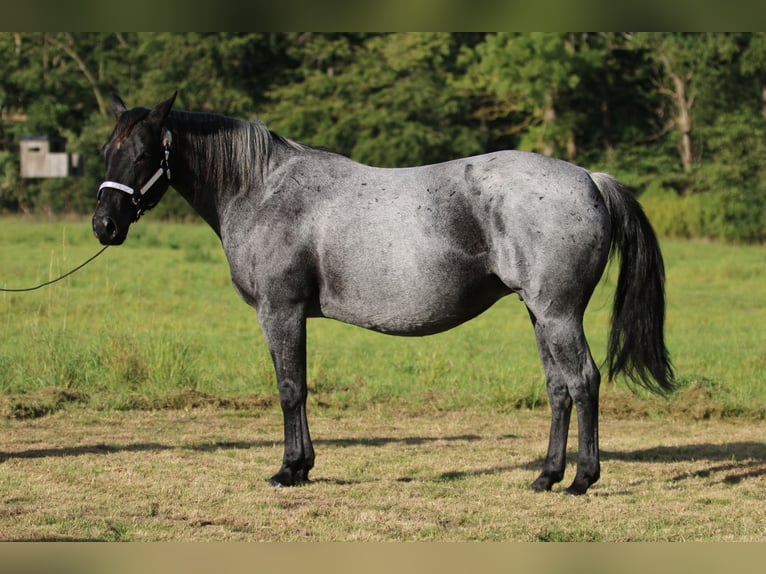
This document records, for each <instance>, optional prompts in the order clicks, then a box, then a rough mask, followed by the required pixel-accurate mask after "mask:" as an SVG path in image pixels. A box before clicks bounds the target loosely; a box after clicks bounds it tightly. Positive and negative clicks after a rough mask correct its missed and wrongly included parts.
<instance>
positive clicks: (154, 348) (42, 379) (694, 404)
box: [0, 219, 766, 418]
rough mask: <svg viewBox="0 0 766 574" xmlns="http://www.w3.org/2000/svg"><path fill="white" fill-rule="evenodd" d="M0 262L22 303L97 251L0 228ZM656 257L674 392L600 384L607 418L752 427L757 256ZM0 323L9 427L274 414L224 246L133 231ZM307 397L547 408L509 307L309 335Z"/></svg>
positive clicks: (36, 229)
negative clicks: (428, 329)
mask: <svg viewBox="0 0 766 574" xmlns="http://www.w3.org/2000/svg"><path fill="white" fill-rule="evenodd" d="M0 247H1V249H0V269H2V271H1V272H0V286H4V287H18V286H27V285H31V284H32V285H33V284H37V283H40V282H42V281H45V280H48V279H49V278H51V277H54V276H57V275H58V274H59V273H61V272H63V271H66V270H68V269H70V268H72V267H74V266H75V265H77V264H78V263H80V262H81V261H83V260H84V259H86V258H87V257H89V256H90V255H92V254H93V253H95V252H96V250H97V249H98V244H97V242H96V241H95V239H94V238H93V236H92V233H91V231H90V229H89V225H88V222H87V221H71V222H58V223H30V222H25V221H22V220H19V219H0ZM663 249H664V253H665V258H666V265H667V275H668V279H667V291H668V309H667V340H668V341H667V342H668V347H669V348H670V351H671V353H672V357H673V361H674V364H675V367H676V371H677V376H678V379H679V381H680V383H681V386H682V389H681V392H679V393H678V395H677V396H676V397H675V398H673V399H671V400H669V401H665V400H660V399H655V398H653V397H647V396H645V395H642V394H639V395H637V396H634V395H632V394H631V393H629V392H627V391H626V389H625V386H624V385H623V384H622V383H616V384H605V385H604V387H603V388H604V396H605V398H604V401H605V408H607V409H609V408H613V409H617V410H621V409H627V410H628V411H635V410H638V411H639V412H640V413H643V414H649V413H655V414H662V413H668V412H673V413H674V414H679V413H681V414H683V413H685V414H687V415H689V416H692V417H696V418H704V417H710V416H713V417H715V416H746V417H751V418H752V417H754V418H764V416H766V374H764V373H765V372H766V351H765V349H766V249H764V248H763V247H762V246H729V245H720V244H714V243H691V242H671V241H666V242H663ZM616 273H617V268H616V266H613V267H612V268H611V269H610V272H609V274H608V276H607V277H606V279H605V281H604V282H602V285H601V286H600V287H599V289H598V290H597V292H596V294H595V296H594V298H593V300H592V301H591V304H590V307H589V310H588V313H587V315H586V330H587V333H588V337H589V340H590V343H591V348H592V349H593V353H594V356H595V357H596V361H597V362H599V363H600V362H601V361H602V360H603V358H604V350H605V347H606V337H607V329H608V320H609V310H610V306H611V296H612V293H613V291H614V282H615V280H616ZM0 325H2V330H3V334H4V336H3V338H2V343H1V344H0V394H1V395H0V396H3V397H4V398H3V414H5V415H6V416H17V417H24V416H34V415H35V413H39V412H46V411H47V410H55V409H57V408H59V407H60V406H65V405H66V404H67V403H77V404H80V405H82V404H86V405H89V406H92V407H95V408H120V409H131V408H140V407H145V408H157V407H161V406H163V405H166V406H173V405H176V406H178V405H180V404H182V403H184V402H185V401H192V402H194V401H196V402H200V401H202V402H211V401H218V402H219V403H225V404H228V405H232V404H233V405H235V406H236V405H249V404H252V403H255V404H272V403H273V401H274V400H275V395H276V392H275V389H276V386H275V381H274V376H273V373H272V367H271V362H270V358H269V354H268V351H267V350H266V348H265V344H264V340H263V336H262V335H261V333H260V330H259V327H258V324H257V320H256V315H255V312H254V311H253V310H252V309H250V308H249V307H247V306H246V305H245V304H244V303H243V302H242V301H240V300H239V298H238V297H237V296H236V294H235V293H234V290H233V289H232V287H231V284H230V280H229V276H228V268H227V265H226V261H225V258H224V255H223V253H222V250H221V248H220V244H219V242H218V240H217V238H216V237H215V236H214V234H213V233H212V232H211V231H210V230H209V229H208V228H207V227H204V226H202V225H181V224H161V223H154V222H151V221H142V222H141V223H140V224H138V225H136V226H134V228H133V229H132V231H131V236H130V237H129V239H128V242H127V243H126V244H125V245H124V246H120V247H113V248H110V249H109V250H107V251H106V252H105V253H104V254H103V255H102V256H101V257H100V258H99V259H97V260H96V261H95V262H93V263H92V264H91V265H90V266H88V267H86V268H85V269H83V270H82V271H80V272H79V273H77V274H75V275H74V276H72V277H70V278H68V279H66V280H64V281H63V282H61V283H58V284H56V285H55V286H52V287H47V288H44V289H42V290H39V291H36V292H33V293H25V294H10V293H0ZM309 385H310V391H311V397H312V398H311V400H312V403H313V407H314V408H317V407H318V408H329V409H341V410H343V409H363V408H366V407H367V406H368V405H370V404H377V405H390V406H392V407H394V408H397V409H402V408H404V409H407V410H412V411H418V412H419V411H423V410H425V411H429V410H437V411H438V410H443V409H457V408H469V407H481V408H485V407H487V408H491V409H494V410H497V411H498V412H509V411H512V410H515V409H518V408H535V407H545V405H546V401H547V397H546V394H545V385H544V381H543V377H542V370H541V367H540V362H539V359H538V356H537V352H536V347H535V341H534V335H533V332H532V329H531V326H530V325H529V320H528V317H527V314H526V311H525V310H524V307H523V305H522V304H521V303H520V302H519V301H518V300H517V299H516V298H515V297H508V298H506V299H504V300H502V301H501V302H499V303H498V304H497V305H495V306H494V307H493V308H492V309H491V310H490V311H489V312H487V313H485V314H484V315H482V316H481V317H479V318H478V319H476V320H474V321H472V322H469V323H467V324H465V325H463V326H461V327H459V328H457V329H454V330H452V331H450V332H448V333H444V334H441V335H436V336H433V337H426V338H415V339H410V338H397V337H388V336H385V335H380V334H376V333H372V332H368V331H364V330H362V329H359V328H356V327H351V326H347V325H343V324H340V323H337V322H333V321H322V320H316V321H310V322H309ZM224 406H225V405H224Z"/></svg>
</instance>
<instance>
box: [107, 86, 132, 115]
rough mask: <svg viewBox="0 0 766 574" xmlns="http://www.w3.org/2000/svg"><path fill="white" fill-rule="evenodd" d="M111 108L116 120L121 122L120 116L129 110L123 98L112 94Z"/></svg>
mask: <svg viewBox="0 0 766 574" xmlns="http://www.w3.org/2000/svg"><path fill="white" fill-rule="evenodd" d="M109 107H110V108H111V109H112V113H113V114H114V117H115V119H117V120H119V119H120V116H122V114H124V113H125V112H127V111H128V108H127V107H126V106H125V102H123V101H122V98H120V96H118V95H117V94H115V93H114V92H113V93H112V97H111V99H110V100H109Z"/></svg>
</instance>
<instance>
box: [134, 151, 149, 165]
mask: <svg viewBox="0 0 766 574" xmlns="http://www.w3.org/2000/svg"><path fill="white" fill-rule="evenodd" d="M148 157H149V154H147V153H145V152H141V153H140V154H139V155H138V157H137V158H136V161H135V163H136V165H138V164H139V163H143V162H145V161H146V159H147V158H148Z"/></svg>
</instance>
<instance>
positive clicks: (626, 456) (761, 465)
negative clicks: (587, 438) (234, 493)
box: [0, 434, 766, 484]
mask: <svg viewBox="0 0 766 574" xmlns="http://www.w3.org/2000/svg"><path fill="white" fill-rule="evenodd" d="M483 438H484V437H481V436H479V435H474V434H466V435H455V436H446V437H442V436H435V437H423V436H418V437H387V436H382V437H370V438H337V439H333V438H326V439H318V440H316V441H315V444H317V445H327V446H334V447H339V448H342V447H351V446H361V447H369V448H378V447H382V446H386V445H390V444H405V445H428V444H433V443H437V442H458V441H463V442H478V441H481V440H483ZM506 438H516V437H514V436H513V435H509V436H508V437H506ZM279 444H280V443H279V441H277V440H252V441H213V442H204V443H197V444H194V443H192V444H181V445H171V444H163V443H159V442H137V443H129V444H120V445H117V444H105V443H97V444H91V445H78V446H62V447H51V448H40V449H28V450H22V451H17V452H0V463H3V462H5V461H7V460H9V459H37V458H49V457H76V456H82V455H93V454H97V455H98V454H101V455H107V454H113V453H121V452H135V453H140V452H161V451H170V450H187V451H188V450H191V451H197V452H214V451H219V450H247V449H252V448H274V447H275V446H279ZM576 456H577V453H576V452H574V451H570V452H569V453H568V458H569V460H575V459H576ZM601 460H602V461H606V462H608V461H610V460H617V461H623V462H635V463H642V462H646V463H662V462H669V463H670V462H684V461H686V462H695V463H699V467H700V468H699V469H697V470H693V471H689V472H684V473H681V474H678V475H676V476H673V477H672V478H671V480H672V481H673V482H681V481H684V480H689V479H694V478H710V477H714V478H715V477H718V476H720V478H718V479H717V480H715V482H721V483H725V484H738V483H740V482H742V481H743V480H747V479H752V478H758V477H761V476H766V443H763V442H756V441H745V442H731V443H722V444H709V443H699V444H688V445H679V446H657V447H650V448H646V449H639V450H627V451H620V450H602V451H601ZM542 463H543V458H542V457H538V458H535V459H534V460H528V461H526V462H523V463H520V464H517V465H502V466H494V467H488V468H480V469H471V470H453V471H445V472H442V473H440V474H438V475H436V476H435V477H433V478H431V479H430V480H434V481H440V482H441V481H454V480H464V479H468V478H471V477H475V476H485V475H495V474H503V473H506V472H510V471H513V470H520V469H521V470H529V471H530V472H532V471H537V470H539V469H540V467H541V465H542ZM397 480H398V481H400V482H412V481H415V480H422V479H421V478H418V479H415V478H411V477H400V478H398V479H397ZM317 482H332V483H338V484H352V483H354V482H355V481H354V480H348V481H346V480H335V479H321V478H320V479H318V480H317Z"/></svg>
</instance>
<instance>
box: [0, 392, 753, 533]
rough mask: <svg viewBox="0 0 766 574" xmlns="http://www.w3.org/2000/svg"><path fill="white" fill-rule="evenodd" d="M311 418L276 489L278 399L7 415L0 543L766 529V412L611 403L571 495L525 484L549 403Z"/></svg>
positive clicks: (535, 462) (0, 466) (0, 462)
mask: <svg viewBox="0 0 766 574" xmlns="http://www.w3.org/2000/svg"><path fill="white" fill-rule="evenodd" d="M312 422H313V427H312V431H313V435H314V438H315V441H316V448H317V466H316V468H315V469H314V472H313V474H312V478H313V482H312V483H311V484H309V485H306V486H303V487H297V488H291V489H279V490H275V489H273V488H271V487H270V486H268V484H267V482H266V479H267V477H269V476H270V475H271V474H272V473H273V471H274V470H276V468H277V467H278V463H279V460H280V458H281V454H282V445H281V415H280V414H279V412H278V409H275V408H270V409H267V410H266V411H260V412H256V411H248V410H225V409H221V408H212V407H202V408H196V409H186V410H161V411H141V412H137V411H128V412H114V411H107V412H98V411H93V410H89V409H83V408H80V409H77V408H70V409H65V410H63V411H60V412H58V413H56V414H53V415H50V416H47V417H43V418H38V419H33V420H6V421H4V422H3V423H2V424H3V429H2V440H0V539H2V540H269V541H286V540H441V541H451V540H522V541H536V540H605V541H613V540H766V509H765V508H764V506H763V492H764V491H765V489H766V445H765V444H764V442H763V436H764V434H765V433H764V431H766V422H764V421H755V422H753V421H741V420H740V421H737V422H728V421H720V420H703V421H693V422H690V421H686V420H684V421H681V420H675V419H673V418H672V417H663V418H656V419H643V420H633V421H624V420H619V419H617V418H610V417H609V416H608V415H607V416H606V417H605V419H604V420H603V421H602V432H601V435H602V450H603V462H602V465H603V468H602V470H603V472H602V479H601V481H600V482H599V483H597V484H596V485H595V486H594V487H593V488H592V489H591V491H590V492H589V494H588V495H587V496H585V497H581V498H569V497H566V496H564V495H563V494H562V493H561V489H563V486H562V487H561V488H560V489H558V491H555V492H553V493H546V494H534V493H532V492H529V491H528V490H527V489H526V488H527V485H528V484H529V483H530V482H531V481H532V480H533V479H534V477H535V476H536V473H537V471H538V470H539V466H540V463H541V457H542V455H543V453H544V449H545V446H546V443H547V432H548V416H547V413H545V412H544V411H518V412H513V413H510V414H507V415H493V416H492V417H491V418H487V417H486V416H484V415H483V414H481V413H479V412H477V411H467V412H442V413H430V414H428V415H427V416H426V415H424V416H409V417H406V418H405V417H399V416H397V415H395V414H394V413H392V412H390V411H386V410H370V411H367V412H364V413H361V414H354V415H348V416H347V415H345V414H340V415H338V414H336V415H334V416H331V415H329V414H327V413H320V414H317V415H316V416H314V417H313V421H312ZM575 430H576V429H572V432H573V433H574V432H575ZM572 438H574V434H572ZM573 444H576V443H573ZM570 460H572V461H574V453H570ZM573 474H574V468H573V466H570V468H569V469H568V475H567V478H568V479H571V477H572V476H573Z"/></svg>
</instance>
